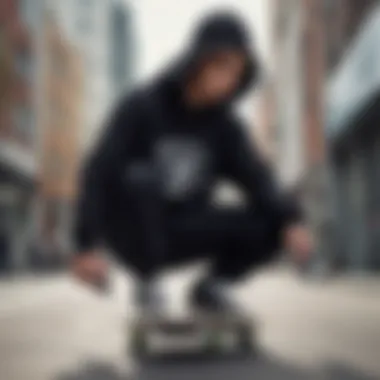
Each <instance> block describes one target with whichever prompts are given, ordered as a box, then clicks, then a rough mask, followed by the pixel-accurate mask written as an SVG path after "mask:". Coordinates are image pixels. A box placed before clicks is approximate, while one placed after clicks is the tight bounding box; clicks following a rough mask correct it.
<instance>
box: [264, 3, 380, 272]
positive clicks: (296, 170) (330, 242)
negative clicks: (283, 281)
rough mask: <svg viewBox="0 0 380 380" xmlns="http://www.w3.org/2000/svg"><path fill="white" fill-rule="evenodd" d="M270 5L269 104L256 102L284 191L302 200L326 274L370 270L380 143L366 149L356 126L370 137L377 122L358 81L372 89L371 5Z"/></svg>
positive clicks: (373, 34)
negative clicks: (334, 270) (337, 268)
mask: <svg viewBox="0 0 380 380" xmlns="http://www.w3.org/2000/svg"><path fill="white" fill-rule="evenodd" d="M376 3H377V4H376ZM274 4H275V5H274V6H273V11H272V16H273V18H272V20H273V23H272V28H273V31H272V41H273V60H274V62H275V65H274V67H275V70H274V76H273V78H274V79H273V84H272V86H273V87H274V90H273V92H274V96H273V97H272V100H269V101H268V97H267V95H264V96H266V97H267V102H266V105H265V108H263V111H262V112H263V113H264V114H265V113H267V114H268V117H267V118H266V119H265V118H264V120H267V122H266V124H265V123H264V125H265V127H264V128H266V129H269V130H270V131H271V132H270V133H267V136H269V139H273V140H274V141H275V142H274V143H272V146H273V147H274V150H275V153H274V154H273V155H272V157H273V160H274V163H275V166H276V167H277V168H278V171H279V175H280V178H282V181H283V182H284V183H285V185H286V186H287V187H289V188H294V189H296V190H297V194H300V198H301V199H302V200H303V201H304V202H305V206H306V209H307V210H308V215H309V219H310V222H311V225H312V226H313V227H314V231H315V235H316V237H317V251H318V253H317V255H316V258H317V260H316V261H317V262H318V263H319V264H321V265H323V266H325V267H326V266H327V267H331V266H333V267H335V266H343V267H347V268H361V267H362V268H365V267H373V266H375V264H374V262H375V261H376V260H378V259H376V258H374V257H373V256H374V253H372V254H371V253H370V251H372V252H375V251H376V247H378V246H380V244H379V242H378V236H379V233H378V228H379V224H378V222H377V221H378V220H380V218H379V217H378V215H379V216H380V213H379V212H378V210H379V208H378V203H379V201H378V196H377V195H376V194H378V187H376V186H378V185H375V183H377V184H378V180H377V179H375V178H378V173H377V172H376V170H377V169H376V168H377V167H378V165H377V166H376V162H377V161H376V160H377V159H378V156H377V155H378V152H379V145H376V142H375V141H376V139H375V138H374V137H373V136H372V137H369V140H368V141H370V142H371V147H369V145H366V143H359V141H362V140H363V139H364V136H367V134H364V133H363V132H362V131H363V130H362V129H360V127H359V125H364V124H366V125H372V130H375V128H374V125H375V119H373V118H375V117H376V115H375V114H374V113H370V112H369V111H368V108H366V107H369V105H371V104H373V103H374V98H371V99H372V100H371V101H372V103H371V102H369V104H368V103H366V102H365V98H366V95H365V83H367V84H368V83H370V84H373V85H374V86H376V85H375V84H376V83H377V82H376V81H375V78H378V77H376V75H378V74H377V71H376V69H375V67H376V57H375V55H376V54H375V53H373V52H375V51H377V48H375V42H374V41H376V38H378V36H377V37H376V30H377V29H376V26H377V25H378V24H380V22H379V20H377V22H376V20H375V17H376V16H373V15H372V14H375V13H376V12H375V11H376V9H377V8H376V7H378V6H379V5H378V2H376V1H373V0H365V1H360V2H358V1H354V0H336V1H328V0H326V1H319V0H302V1H298V0H285V1H282V0H277V1H275V2H274ZM370 15H372V16H370ZM371 25H372V29H370V28H371ZM368 29H370V30H369V31H368ZM366 30H367V31H366ZM371 30H372V31H371ZM363 36H364V37H363ZM360 41H362V42H360ZM371 41H372V45H371ZM355 51H356V55H355ZM370 52H372V55H371V53H370ZM377 67H380V66H379V65H378V63H377ZM360 70H361V71H360ZM359 73H360V75H361V76H362V77H361V76H360V75H359ZM366 74H367V75H368V76H366ZM371 75H373V77H370V76H371ZM355 81H356V82H355ZM369 87H370V86H369ZM371 91H372V94H373V93H375V92H376V89H375V88H371ZM368 99H370V98H369V95H368V98H367V101H368ZM356 107H358V108H356ZM273 113H274V114H276V117H275V118H273V117H272V118H271V116H270V115H271V114H273ZM355 115H361V116H357V119H355ZM362 116H365V118H364V119H365V120H367V121H366V122H364V119H362ZM268 120H269V122H268ZM358 120H361V121H360V122H359V121H358ZM371 120H372V122H371ZM349 124H352V125H353V126H352V127H351V129H352V128H353V129H355V128H356V129H357V130H358V128H359V129H360V131H361V132H360V133H359V136H360V138H359V137H358V135H355V137H353V136H354V135H353V134H350V133H344V132H343V131H347V130H349V127H348V125H349ZM354 127H355V128H354ZM369 129H370V128H369ZM348 136H351V137H348ZM368 136H371V134H370V133H369V134H368ZM364 152H365V153H364ZM364 157H366V158H364ZM369 157H371V158H369ZM376 157H377V158H376ZM369 173H371V174H369ZM369 182H371V184H370V183H369ZM368 210H371V212H368ZM370 227H371V228H370ZM369 236H371V238H370V237H369Z"/></svg>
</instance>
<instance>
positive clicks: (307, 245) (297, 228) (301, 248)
mask: <svg viewBox="0 0 380 380" xmlns="http://www.w3.org/2000/svg"><path fill="white" fill-rule="evenodd" d="M283 239H284V248H285V249H286V250H287V251H289V253H290V255H291V257H292V258H293V259H294V260H295V261H296V262H297V263H299V264H303V263H306V262H307V261H308V260H309V259H310V257H311V255H312V253H313V250H314V242H313V237H312V234H311V232H310V230H309V228H307V227H306V226H304V225H302V224H293V225H290V226H288V227H287V228H286V229H285V231H284V235H283Z"/></svg>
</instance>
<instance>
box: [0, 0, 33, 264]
mask: <svg viewBox="0 0 380 380" xmlns="http://www.w3.org/2000/svg"><path fill="white" fill-rule="evenodd" d="M24 5H25V4H24V3H23V2H22V1H16V0H2V1H1V2H0V91H1V94H0V271H2V270H5V269H9V268H13V267H17V266H19V265H21V263H22V261H23V260H24V257H25V251H26V246H27V235H28V229H29V228H30V226H31V224H32V222H31V212H30V211H31V207H32V203H33V202H32V199H33V189H34V186H35V179H36V173H37V161H36V155H35V152H36V150H35V148H36V137H37V131H36V109H35V104H34V97H33V95H34V92H33V91H34V90H33V85H34V80H35V56H34V52H33V49H32V35H31V31H30V29H29V25H28V20H27V19H26V17H25V16H26V15H25V9H24V8H23V6H24Z"/></svg>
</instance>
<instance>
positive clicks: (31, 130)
mask: <svg viewBox="0 0 380 380" xmlns="http://www.w3.org/2000/svg"><path fill="white" fill-rule="evenodd" d="M34 121H35V120H34V114H33V111H32V109H31V107H30V106H28V105H19V106H16V107H15V108H14V110H13V125H14V129H15V132H16V135H17V136H18V137H20V138H21V139H22V140H23V141H27V142H32V141H33V140H34V135H35V122H34Z"/></svg>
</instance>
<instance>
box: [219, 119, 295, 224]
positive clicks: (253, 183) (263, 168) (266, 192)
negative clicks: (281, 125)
mask: <svg viewBox="0 0 380 380" xmlns="http://www.w3.org/2000/svg"><path fill="white" fill-rule="evenodd" d="M222 144H223V151H224V169H225V173H226V175H227V176H228V177H229V178H231V179H232V180H234V181H236V182H237V183H238V184H240V185H241V186H242V187H243V188H244V190H245V191H246V192H247V193H248V195H249V197H250V198H251V199H252V201H253V202H254V203H255V205H256V206H257V207H258V208H259V209H261V210H263V211H264V212H265V213H267V214H269V215H271V216H272V217H273V218H275V220H276V221H277V222H278V223H279V225H281V226H284V225H286V224H291V223H295V222H300V221H301V220H302V213H301V208H300V207H299V205H298V204H297V203H296V202H295V201H294V200H290V198H288V197H286V196H285V194H284V193H283V192H281V191H280V189H279V187H278V186H277V184H276V182H275V180H274V178H273V175H272V172H271V169H270V168H269V166H268V165H267V164H266V163H265V161H264V159H263V158H262V157H261V156H260V154H259V152H258V150H257V148H256V147H255V145H254V143H253V141H252V139H251V138H249V137H248V136H247V135H246V134H245V133H244V129H243V126H242V125H240V123H239V122H238V121H237V120H230V121H229V122H228V123H227V125H226V126H225V129H224V131H223V142H222Z"/></svg>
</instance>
